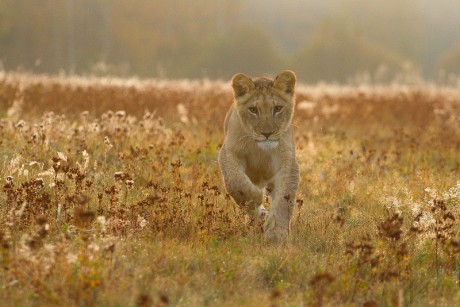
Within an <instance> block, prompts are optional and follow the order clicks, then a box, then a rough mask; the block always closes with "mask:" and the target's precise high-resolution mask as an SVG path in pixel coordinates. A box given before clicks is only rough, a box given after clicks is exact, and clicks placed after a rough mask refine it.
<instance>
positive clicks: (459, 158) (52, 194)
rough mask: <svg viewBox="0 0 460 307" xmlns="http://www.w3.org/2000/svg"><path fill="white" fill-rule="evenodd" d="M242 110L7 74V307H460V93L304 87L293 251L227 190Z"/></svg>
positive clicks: (219, 91)
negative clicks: (230, 131) (231, 142)
mask: <svg viewBox="0 0 460 307" xmlns="http://www.w3.org/2000/svg"><path fill="white" fill-rule="evenodd" d="M230 103H231V88H230V85H229V84H228V83H222V82H214V81H207V80H204V81H159V80H148V81H142V80H135V79H132V80H121V79H91V78H78V77H66V78H50V77H41V76H29V75H20V74H4V73H3V74H0V157H1V163H0V169H1V174H2V176H1V181H2V183H1V190H0V191H1V192H0V265H1V267H0V301H1V302H2V303H1V305H2V306H38V305H46V306H47V305H56V306H94V305H98V306H167V305H171V306H323V305H327V306H337V305H346V306H429V305H431V306H451V305H458V304H460V284H459V283H460V89H458V88H440V87H434V86H430V85H419V86H402V85H394V86H357V87H339V86H333V85H318V86H315V87H306V86H299V87H298V90H297V108H296V115H295V120H294V122H295V127H296V128H295V133H296V145H297V157H298V161H299V164H300V167H301V183H300V187H299V193H298V195H297V200H296V209H295V212H294V218H293V221H292V233H291V236H290V238H289V240H288V241H287V242H285V243H283V244H274V243H269V242H266V241H264V239H263V236H262V234H261V230H260V227H259V226H258V225H252V224H251V223H250V221H249V220H248V218H247V217H245V216H244V213H243V212H242V211H240V210H239V208H238V207H237V206H236V205H235V204H234V203H233V201H232V200H231V199H230V198H229V196H228V195H227V193H226V191H225V189H224V188H223V184H222V178H221V175H220V171H219V168H218V164H217V153H218V151H219V148H220V145H221V143H222V141H223V131H222V125H223V119H224V116H225V112H226V111H227V108H228V106H229V105H230ZM268 203H269V200H268V199H267V206H268V207H269V204H268Z"/></svg>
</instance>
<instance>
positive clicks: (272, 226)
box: [219, 71, 299, 239]
mask: <svg viewBox="0 0 460 307" xmlns="http://www.w3.org/2000/svg"><path fill="white" fill-rule="evenodd" d="M295 83H296V76H295V74H294V73H293V72H292V71H283V72H282V73H280V74H279V75H278V76H277V77H276V78H275V79H274V80H272V79H269V78H256V79H251V78H250V77H248V76H246V75H244V74H237V75H235V76H234V77H233V78H232V87H233V96H234V103H233V105H232V106H231V107H230V110H229V111H228V113H227V116H226V118H225V123H224V130H225V134H226V135H225V141H224V144H223V146H222V149H221V151H220V154H219V165H220V168H221V170H222V174H223V177H224V182H225V186H226V188H227V191H228V193H229V194H230V195H231V196H232V197H233V199H234V200H235V202H236V203H237V204H238V205H240V206H242V207H244V208H245V209H246V210H247V212H248V213H249V214H251V215H252V214H255V218H256V220H257V219H260V218H262V217H264V216H265V213H266V211H265V208H264V207H263V205H262V201H263V191H264V188H265V189H266V190H267V191H268V192H269V193H270V194H271V196H272V205H271V208H270V212H269V213H268V216H267V217H266V220H265V223H264V236H265V237H266V238H268V239H284V238H286V237H287V236H288V234H289V230H290V220H291V216H292V210H293V207H294V202H295V199H296V193H297V186H298V183H299V166H298V164H297V161H296V158H295V145H294V135H293V128H292V117H293V115H294V105H295V101H294V100H295V97H294V96H295V94H294V89H295Z"/></svg>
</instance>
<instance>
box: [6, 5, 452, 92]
mask: <svg viewBox="0 0 460 307" xmlns="http://www.w3.org/2000/svg"><path fill="white" fill-rule="evenodd" d="M286 68H289V69H292V70H294V71H295V72H296V73H297V75H298V77H299V79H300V80H302V81H304V82H310V83H315V82H319V81H326V82H350V81H352V80H356V79H360V78H361V79H364V80H371V81H375V82H393V81H395V80H398V78H403V77H405V76H411V77H415V78H422V79H425V80H431V81H435V82H445V81H446V80H449V78H453V76H454V75H460V1H453V0H436V1H434V0H386V1H381V0H322V1H317V0H284V1H276V0H251V1H241V0H195V1H190V0H175V1H172V0H151V1H148V0H41V1H37V0H0V70H1V69H3V70H8V71H9V70H14V71H27V72H35V73H49V74H59V73H72V74H73V73H76V74H83V75H85V74H91V75H106V74H110V75H119V76H132V75H136V76H140V77H154V78H213V79H214V78H221V79H225V80H228V79H229V78H231V76H232V75H233V74H235V73H237V72H244V73H247V74H249V75H264V74H268V75H273V74H275V73H277V72H279V71H280V70H283V69H286Z"/></svg>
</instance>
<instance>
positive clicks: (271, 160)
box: [245, 152, 279, 186]
mask: <svg viewBox="0 0 460 307" xmlns="http://www.w3.org/2000/svg"><path fill="white" fill-rule="evenodd" d="M278 165H279V163H278V159H277V157H276V156H274V155H270V154H268V153H263V152H262V153H261V154H260V155H251V156H247V157H245V172H246V174H247V175H248V177H249V178H250V179H251V181H252V182H253V183H254V184H255V185H258V186H265V185H266V184H267V183H269V182H270V181H272V180H273V178H274V177H275V174H276V171H277V170H278Z"/></svg>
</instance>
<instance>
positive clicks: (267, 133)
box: [262, 132, 273, 139]
mask: <svg viewBox="0 0 460 307" xmlns="http://www.w3.org/2000/svg"><path fill="white" fill-rule="evenodd" d="M272 134H273V132H262V135H263V136H265V137H266V138H267V139H268V137H269V136H270V135H272Z"/></svg>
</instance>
